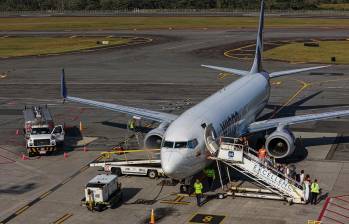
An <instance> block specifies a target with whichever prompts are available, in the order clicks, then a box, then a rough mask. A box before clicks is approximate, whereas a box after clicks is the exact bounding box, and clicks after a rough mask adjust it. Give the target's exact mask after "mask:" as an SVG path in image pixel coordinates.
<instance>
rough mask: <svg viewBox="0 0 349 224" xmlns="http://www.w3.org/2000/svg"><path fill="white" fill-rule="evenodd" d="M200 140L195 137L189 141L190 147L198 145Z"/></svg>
mask: <svg viewBox="0 0 349 224" xmlns="http://www.w3.org/2000/svg"><path fill="white" fill-rule="evenodd" d="M198 144H199V143H198V140H196V139H193V140H190V141H189V142H188V148H190V149H194V148H195V147H196V146H197V145H198Z"/></svg>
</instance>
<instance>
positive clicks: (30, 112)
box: [23, 106, 65, 157]
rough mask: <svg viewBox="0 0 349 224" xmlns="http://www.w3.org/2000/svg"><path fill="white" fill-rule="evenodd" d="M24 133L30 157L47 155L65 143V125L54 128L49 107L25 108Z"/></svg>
mask: <svg viewBox="0 0 349 224" xmlns="http://www.w3.org/2000/svg"><path fill="white" fill-rule="evenodd" d="M23 116H24V129H23V130H24V133H25V142H26V149H27V153H28V156H29V157H31V156H35V155H46V154H48V153H49V152H53V151H56V149H57V147H56V146H57V144H63V142H64V134H65V133H64V128H63V125H57V126H54V122H53V118H52V115H51V113H50V111H49V110H48V108H47V106H32V107H25V108H24V110H23Z"/></svg>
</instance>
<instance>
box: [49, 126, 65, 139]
mask: <svg viewBox="0 0 349 224" xmlns="http://www.w3.org/2000/svg"><path fill="white" fill-rule="evenodd" d="M51 134H52V136H54V138H55V139H56V141H57V142H63V141H64V134H65V133H64V128H63V125H57V126H55V128H54V129H53V131H52V133H51Z"/></svg>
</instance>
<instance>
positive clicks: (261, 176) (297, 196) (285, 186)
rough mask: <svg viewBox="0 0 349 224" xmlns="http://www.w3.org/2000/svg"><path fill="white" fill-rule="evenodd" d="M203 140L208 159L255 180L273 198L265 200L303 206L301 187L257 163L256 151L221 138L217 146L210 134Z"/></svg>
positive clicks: (258, 161) (268, 166)
mask: <svg viewBox="0 0 349 224" xmlns="http://www.w3.org/2000/svg"><path fill="white" fill-rule="evenodd" d="M207 136H208V137H207ZM205 140H206V146H207V149H208V151H209V153H210V156H209V159H212V160H216V161H219V162H222V163H223V164H225V165H227V166H228V167H231V168H232V169H234V170H236V171H238V172H240V173H241V174H243V175H245V176H246V177H248V178H250V179H251V180H253V181H255V182H256V183H258V184H259V185H261V186H262V187H263V188H265V189H266V191H269V192H270V193H271V194H273V195H274V196H273V197H269V198H270V199H280V200H286V201H288V202H289V203H297V204H304V203H305V202H304V200H303V189H302V186H301V184H300V183H299V182H297V181H295V180H294V179H291V178H289V177H288V176H287V175H285V174H283V173H281V172H279V171H278V170H277V169H275V168H274V167H272V166H270V165H269V164H267V163H263V162H261V161H260V159H259V158H258V157H257V156H256V155H257V152H256V151H255V150H254V149H252V148H251V147H248V146H245V145H242V144H239V143H238V139H236V138H226V137H223V138H220V141H219V144H217V143H216V141H214V140H213V137H212V136H211V135H206V136H205ZM219 173H220V172H219ZM264 191H265V190H264ZM264 198H268V197H264Z"/></svg>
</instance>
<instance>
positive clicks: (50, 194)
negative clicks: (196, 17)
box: [0, 29, 349, 224]
mask: <svg viewBox="0 0 349 224" xmlns="http://www.w3.org/2000/svg"><path fill="white" fill-rule="evenodd" d="M58 34H59V35H106V36H107V35H122V36H125V35H131V36H140V37H148V38H151V39H152V43H151V44H148V45H145V46H143V45H137V46H132V47H122V48H117V49H107V50H105V51H96V52H86V53H81V54H67V55H62V56H45V57H28V58H16V59H3V60H0V64H1V66H0V69H1V70H0V74H1V76H0V127H1V132H0V167H1V169H0V177H1V178H0V199H1V200H0V222H1V221H2V220H5V221H6V222H8V223H52V222H55V223H60V221H62V220H63V222H64V223H82V222H84V223H107V222H110V221H115V220H117V221H118V223H146V222H148V221H149V220H148V218H149V213H150V209H151V208H155V213H156V217H157V218H158V221H157V223H188V222H189V220H190V219H191V218H192V217H193V216H194V215H195V214H196V213H204V214H211V215H222V216H225V218H224V219H223V223H254V222H258V223H275V224H276V223H304V222H306V221H307V220H308V219H316V218H317V216H318V214H319V212H320V209H321V206H322V204H323V201H321V202H320V204H319V205H317V206H309V205H293V206H288V205H286V204H284V203H283V202H280V201H263V200H257V199H247V198H235V199H232V198H227V199H225V200H211V201H210V202H208V203H207V204H206V205H205V206H203V207H201V208H197V207H196V206H195V199H194V198H187V197H186V198H184V199H183V201H186V202H188V204H187V205H173V204H166V203H161V200H163V199H169V200H171V199H172V200H173V199H175V198H176V196H175V195H172V194H174V193H176V192H178V186H165V187H163V188H161V186H159V185H157V184H158V183H159V182H160V180H150V179H148V178H146V177H122V178H121V182H122V184H123V187H124V189H125V195H126V196H125V199H124V204H123V205H120V206H119V207H118V208H116V209H109V210H106V211H104V212H102V213H91V212H88V211H87V210H86V208H84V207H81V206H80V200H81V198H82V197H83V187H84V185H85V184H86V183H87V181H88V180H89V179H91V178H92V177H93V176H94V175H96V174H97V173H98V170H97V169H95V168H86V165H87V164H88V163H89V162H91V161H93V160H95V159H96V158H97V157H98V156H99V154H100V151H104V150H110V149H111V148H112V147H113V146H115V145H118V144H120V142H122V141H123V140H124V138H125V136H128V135H129V134H130V133H127V132H126V131H125V129H124V128H125V123H126V122H127V119H128V118H127V116H125V115H121V114H118V113H113V112H110V111H104V110H100V109H95V108H91V107H86V106H83V105H77V104H73V103H65V104H62V100H61V99H60V96H59V79H60V72H61V69H62V68H65V71H66V81H67V83H68V92H69V94H70V95H72V96H78V97H82V98H88V99H94V100H99V101H104V102H112V103H118V104H123V105H130V106H135V107H142V108H148V109H153V110H162V111H166V112H169V111H170V112H172V113H176V114H180V113H181V112H182V111H183V110H185V109H186V108H188V107H190V106H192V105H194V104H196V103H198V102H199V101H201V100H202V99H204V98H205V97H207V96H209V95H210V94H212V93H214V92H215V91H217V90H218V89H220V88H222V87H224V86H225V85H227V84H229V83H230V82H232V81H234V80H235V79H236V77H234V76H227V77H223V78H222V77H221V76H219V75H218V73H217V72H215V71H211V70H209V69H206V68H202V67H200V65H201V64H211V65H217V66H227V67H232V68H240V69H246V70H248V69H249V67H250V65H251V61H248V60H237V59H233V58H228V57H224V56H223V53H224V51H225V50H230V48H229V47H234V46H235V44H234V43H236V42H241V41H246V40H254V39H255V36H256V33H255V30H247V29H241V30H150V31H110V32H106V31H103V32H102V31H98V32H97V31H96V32H69V31H66V32H59V33H58ZM58 34H57V33H50V32H40V33H34V32H31V33H26V32H13V33H4V32H3V33H1V34H0V35H58ZM348 36H349V31H348V30H342V29H339V30H331V29H319V30H316V29H299V30H298V29H272V30H266V31H265V38H266V41H267V40H268V38H273V39H274V38H299V37H303V38H337V37H338V38H347V37H348ZM207 49H210V50H207ZM214 49H218V50H214ZM306 66H311V65H305V64H287V63H283V62H273V61H267V62H265V63H264V68H265V69H266V70H268V71H278V70H285V69H294V68H300V67H306ZM348 68H349V65H338V66H332V67H330V68H327V69H324V70H321V71H317V72H316V73H310V74H309V73H304V74H299V75H294V76H290V77H283V78H279V79H276V80H273V81H272V86H273V88H272V92H271V99H270V105H269V106H268V108H267V109H266V111H265V113H264V115H265V118H268V117H270V116H272V115H273V110H274V111H275V110H276V111H278V113H277V114H276V115H275V116H290V115H295V114H306V113H316V112H323V111H332V110H337V109H348V108H349V88H348V86H349V76H348ZM227 100H229V99H227ZM187 102H189V103H187ZM31 104H48V105H49V107H50V108H51V111H52V112H53V114H54V116H55V120H56V123H57V124H59V123H63V122H64V123H65V125H66V126H68V127H71V130H73V131H72V132H73V134H72V136H73V137H70V142H69V145H68V146H67V147H65V148H64V149H63V150H61V151H60V152H59V153H57V154H55V155H52V156H49V157H44V156H43V157H38V158H34V159H30V160H25V161H23V160H21V159H20V157H21V154H22V153H24V152H25V149H24V141H23V136H22V135H20V136H17V135H16V130H17V129H22V126H23V119H22V116H21V109H22V108H23V107H24V105H31ZM283 105H284V106H285V105H286V106H285V107H282V106H283ZM268 113H270V114H268ZM80 121H82V123H83V126H84V130H83V133H82V136H84V137H97V139H96V140H94V141H93V142H92V143H90V144H89V145H88V150H89V151H88V152H83V150H82V148H81V147H76V146H74V145H75V144H76V143H77V142H78V141H79V140H81V138H82V136H81V135H80V134H79V133H78V131H77V129H78V126H79V122H80ZM348 124H349V118H343V119H340V120H338V119H333V120H327V121H321V122H312V123H308V124H302V125H297V126H295V127H292V128H293V130H294V131H295V132H296V133H298V134H297V136H302V141H303V142H302V146H303V148H302V150H303V151H305V152H306V153H305V156H303V157H302V156H301V157H299V158H301V159H299V160H298V161H297V169H302V168H303V169H305V170H306V172H307V173H309V174H311V176H312V177H313V176H314V177H317V178H318V179H319V181H320V186H321V187H322V188H323V190H324V191H323V192H324V194H326V193H328V194H329V195H342V194H347V193H348V189H347V187H346V186H348V184H349V183H348V177H349V165H348V164H349V163H348V162H347V161H349V154H348V150H349V144H348V143H349V141H348V136H349V129H348ZM76 133H77V134H76ZM337 136H338V137H337ZM131 144H133V145H134V146H135V145H136V143H135V140H132V141H131ZM299 147H300V146H299ZM304 147H305V149H304ZM300 148H301V147H300ZM63 151H66V152H68V154H69V156H68V158H66V159H64V158H63ZM131 156H132V155H131ZM246 184H247V185H248V183H246ZM159 192H160V193H159ZM158 194H159V196H158V198H157V199H158V201H157V202H156V203H155V204H152V205H142V204H134V203H133V202H136V201H137V199H146V200H151V199H154V198H155V197H156V196H157V195H158ZM9 217H10V219H9Z"/></svg>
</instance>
